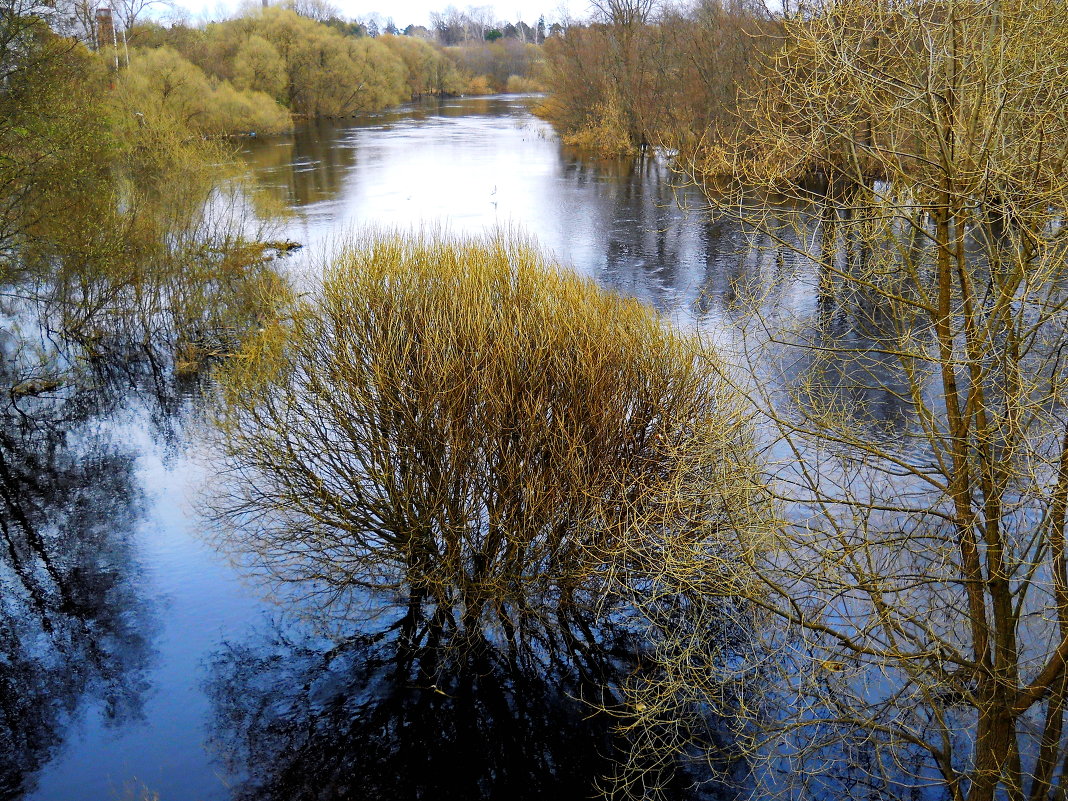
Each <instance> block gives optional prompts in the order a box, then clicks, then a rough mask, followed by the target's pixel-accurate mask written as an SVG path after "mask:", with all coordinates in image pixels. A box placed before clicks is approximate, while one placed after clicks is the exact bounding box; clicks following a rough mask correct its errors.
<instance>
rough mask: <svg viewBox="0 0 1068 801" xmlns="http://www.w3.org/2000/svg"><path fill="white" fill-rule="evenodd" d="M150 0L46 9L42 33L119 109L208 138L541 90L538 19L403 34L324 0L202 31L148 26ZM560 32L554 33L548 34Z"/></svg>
mask: <svg viewBox="0 0 1068 801" xmlns="http://www.w3.org/2000/svg"><path fill="white" fill-rule="evenodd" d="M151 5H152V2H151V0H150V1H149V2H144V0H115V2H114V6H113V8H111V9H109V8H101V9H96V8H95V6H92V7H90V6H89V5H88V4H87V2H86V0H53V2H51V3H50V4H49V6H48V8H49V14H48V16H49V25H50V27H51V29H52V30H53V31H54V32H55V33H57V34H60V35H63V36H66V37H68V38H70V39H73V40H77V41H79V42H81V43H82V44H84V45H85V46H86V47H87V48H88V49H89V50H91V51H96V52H97V53H98V55H100V56H101V57H102V61H104V62H106V63H107V64H108V65H109V66H110V67H111V68H112V70H113V71H114V72H116V73H118V76H117V80H116V81H115V82H114V83H115V85H116V87H117V88H118V90H119V92H120V93H122V94H123V95H124V97H125V99H126V103H127V105H129V106H130V107H131V108H133V109H135V110H136V113H137V114H138V115H140V116H142V117H144V116H149V115H154V114H159V113H165V114H166V115H167V116H171V117H174V118H177V119H178V120H180V121H181V122H183V123H184V124H185V125H186V126H187V127H188V128H189V130H190V131H192V132H194V133H198V134H203V135H208V136H218V135H232V134H241V133H250V132H255V133H268V134H270V133H277V132H279V131H283V130H286V129H288V128H290V127H291V126H292V121H293V118H294V117H298V118H318V117H349V116H354V115H356V114H361V113H365V112H371V111H377V110H381V109H384V108H388V107H390V106H395V105H397V104H399V103H403V102H406V101H409V100H412V99H415V98H418V97H421V96H424V95H439V96H444V95H460V94H490V93H494V92H530V91H538V90H540V89H541V83H540V72H541V67H542V63H543V59H542V47H541V45H540V43H541V42H543V41H544V40H545V38H546V36H548V35H550V30H549V29H547V28H546V25H545V22H544V20H539V21H538V23H537V24H536V25H534V26H531V25H528V24H527V23H524V22H521V21H520V22H517V23H507V24H505V23H501V22H495V21H494V20H493V18H492V17H491V16H489V15H488V14H486V13H483V11H480V10H478V9H470V10H469V12H468V13H460V12H457V11H456V10H455V9H452V8H450V9H448V10H447V11H446V12H445V13H443V14H435V15H433V20H434V29H433V30H430V29H428V28H426V27H422V26H413V25H409V26H408V27H407V28H405V29H404V31H403V32H401V31H400V30H399V29H398V28H397V27H396V26H395V25H394V24H393V22H392V20H389V21H387V22H384V23H382V24H379V22H378V19H379V18H378V17H377V15H375V16H372V17H371V18H368V19H367V20H364V21H361V20H352V19H344V18H342V17H341V15H340V12H339V11H338V10H337V9H336V8H334V7H333V6H331V5H330V4H328V3H326V2H323V0H297V1H296V2H286V3H284V4H281V5H273V6H266V7H260V6H259V4H257V5H255V6H253V7H246V8H245V9H244V10H242V11H241V12H239V13H238V14H237V15H236V16H234V17H232V18H230V19H226V20H222V21H218V22H210V23H208V24H206V25H193V24H190V23H189V22H187V21H183V20H181V19H172V20H170V21H168V22H166V23H161V22H159V21H156V20H148V19H147V18H146V14H144V13H143V12H144V11H145V10H146V8H147V7H149V6H151ZM552 30H553V31H554V32H555V33H556V34H559V33H560V30H561V29H560V27H559V26H558V25H557V26H555V27H552Z"/></svg>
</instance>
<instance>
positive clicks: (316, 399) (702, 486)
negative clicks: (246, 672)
mask: <svg viewBox="0 0 1068 801" xmlns="http://www.w3.org/2000/svg"><path fill="white" fill-rule="evenodd" d="M705 364H706V363H705V362H703V361H702V359H701V358H700V357H699V353H698V349H697V347H696V344H695V341H694V340H692V339H691V338H689V337H687V336H683V335H681V334H680V333H678V332H676V331H673V330H672V329H670V328H669V327H668V326H667V325H666V324H665V323H664V322H663V321H662V320H660V319H659V318H658V317H657V315H656V314H655V312H653V311H652V310H650V309H649V308H647V307H645V306H644V305H642V304H641V303H639V302H637V301H635V300H631V299H624V298H621V297H619V296H616V295H614V294H611V293H609V292H606V291H604V290H601V289H599V288H597V287H596V286H595V285H594V284H593V283H592V282H590V281H588V280H586V279H583V278H580V277H578V276H576V275H574V274H572V273H570V272H568V271H565V270H562V269H560V268H558V267H557V266H556V265H554V264H552V263H550V262H549V261H547V260H546V258H545V257H544V256H542V255H541V254H540V253H539V252H538V251H537V250H535V249H534V248H533V247H531V246H530V245H529V244H527V243H525V242H522V241H514V240H508V239H506V238H504V237H495V238H486V239H466V240H461V241H456V242H449V241H443V240H441V239H435V238H429V237H420V236H415V235H382V236H373V237H370V238H365V239H363V240H361V241H358V242H356V243H354V244H352V245H350V246H348V247H346V248H345V249H343V250H342V252H341V253H340V254H339V255H338V256H337V258H336V259H335V260H334V262H333V263H332V264H331V265H330V266H329V267H328V269H327V270H326V274H325V278H324V280H323V284H322V286H321V287H319V288H318V289H317V290H316V291H314V292H313V293H312V294H311V295H310V296H309V297H308V299H307V300H306V301H305V303H304V304H303V305H302V306H300V307H299V308H298V309H297V310H296V311H295V312H294V314H293V315H292V316H291V317H289V318H287V319H285V320H282V321H279V322H277V323H275V324H273V325H268V326H266V327H265V329H264V330H263V331H262V333H261V334H260V335H259V336H257V337H254V338H253V339H251V340H250V341H248V342H247V343H246V345H245V347H244V349H243V350H242V351H241V352H240V353H239V354H237V355H236V356H235V357H233V358H232V359H231V360H230V361H229V363H228V365H227V366H226V367H225V369H223V370H222V371H221V372H220V373H219V375H218V381H219V386H220V394H219V405H218V408H217V412H216V413H215V415H214V422H215V426H216V429H217V442H216V445H217V448H218V457H219V460H220V461H219V470H220V473H221V476H220V478H219V481H218V482H217V486H218V487H221V488H223V489H220V490H219V491H218V493H217V495H216V497H215V498H214V501H213V508H214V510H215V513H216V515H217V520H218V522H219V523H220V524H221V527H220V532H221V537H222V540H223V542H224V543H225V545H226V547H228V548H230V549H232V550H233V551H234V552H236V553H243V554H245V556H246V558H247V559H248V560H249V561H250V562H251V563H253V564H254V566H255V568H254V569H256V570H258V571H259V572H261V573H262V575H263V576H264V577H265V578H266V579H268V580H270V581H274V582H287V581H297V582H314V583H316V584H317V585H318V586H319V587H320V588H322V589H323V591H324V592H325V593H326V596H327V597H328V598H329V599H330V600H331V601H335V600H337V599H338V598H343V597H345V596H346V592H347V591H349V590H352V589H355V588H370V589H372V590H388V591H393V592H394V593H395V595H393V596H392V597H394V598H395V599H396V600H397V601H399V602H402V603H407V604H408V605H409V609H411V608H413V607H414V606H419V605H422V604H423V603H429V604H434V605H436V606H438V607H439V608H444V609H449V610H454V611H456V612H457V613H458V618H457V619H458V620H459V621H461V622H462V624H463V626H464V628H465V630H468V631H470V630H473V627H475V626H476V625H478V624H480V623H481V622H483V621H484V620H485V619H486V617H485V616H489V615H493V614H497V615H499V614H501V613H502V612H504V613H507V612H506V610H511V611H512V612H517V611H518V613H519V614H520V615H521V616H523V617H524V618H525V619H537V618H539V617H542V616H548V617H549V618H550V619H552V618H554V617H555V619H557V620H561V619H566V616H567V615H568V614H569V613H571V612H575V613H576V614H577V613H578V612H579V611H581V610H586V612H587V613H589V612H590V611H593V612H597V611H598V610H604V609H605V606H604V604H605V603H606V602H607V600H608V599H610V598H624V599H625V598H626V597H627V594H628V593H632V592H639V591H640V589H639V588H640V587H641V586H642V584H643V582H644V581H645V579H644V578H643V577H645V576H648V575H652V574H654V573H657V569H656V563H657V562H658V560H661V559H663V558H664V555H665V553H671V552H673V551H674V550H676V549H679V548H682V549H684V550H685V551H686V552H687V553H689V554H692V553H694V552H695V551H701V552H704V553H705V554H706V555H709V558H708V560H707V561H706V564H709V565H711V564H712V561H713V560H712V559H711V556H710V555H711V554H713V553H716V554H719V555H720V557H721V558H720V559H719V560H718V561H717V562H716V563H717V564H718V565H719V568H720V572H719V573H718V574H717V576H716V577H715V578H716V580H715V581H714V582H713V583H714V584H715V585H716V591H717V594H718V596H720V597H722V595H723V594H725V593H729V592H731V591H732V590H733V589H734V588H736V586H737V584H738V582H739V581H740V579H739V578H738V577H737V576H735V575H733V572H732V571H733V567H732V564H734V563H733V562H732V561H731V559H729V558H727V555H726V554H727V549H726V548H725V546H724V542H725V541H726V540H727V539H728V532H729V533H730V538H731V539H732V541H733V542H735V543H748V542H749V541H750V540H751V539H752V537H751V536H750V534H751V532H752V531H753V530H754V529H756V528H757V522H758V521H759V520H761V519H762V517H761V515H760V514H757V507H758V504H757V501H756V493H755V490H754V487H755V484H754V481H753V476H754V474H755V471H754V469H753V467H752V455H751V454H752V449H751V443H750V431H749V428H748V426H747V423H746V421H745V419H744V415H743V414H742V413H741V411H740V409H739V407H738V405H737V403H736V401H735V398H736V396H735V395H734V394H732V393H731V392H727V391H725V385H724V384H723V383H722V382H720V381H718V380H715V379H714V378H713V377H712V375H711V373H710V372H709V371H707V370H706V369H705V366H704V365H705ZM735 547H738V546H737V545H736V546H735ZM742 547H748V546H742ZM249 554H251V556H249ZM710 578H711V577H710ZM448 614H450V615H451V614H452V613H451V612H450V613H448ZM450 619H452V618H451V617H450Z"/></svg>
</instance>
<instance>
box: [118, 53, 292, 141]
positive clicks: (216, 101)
mask: <svg viewBox="0 0 1068 801" xmlns="http://www.w3.org/2000/svg"><path fill="white" fill-rule="evenodd" d="M131 55H132V58H131V60H130V67H129V69H127V70H126V71H125V72H124V73H122V76H121V79H120V81H119V86H118V93H117V98H118V102H119V105H120V106H121V107H122V111H123V113H124V114H128V115H134V116H137V117H140V118H141V119H143V120H145V121H147V122H149V123H156V122H157V121H159V120H162V119H164V118H166V119H169V120H172V121H173V122H174V123H176V124H178V125H181V126H183V127H185V128H187V129H188V130H191V131H195V132H198V133H201V134H205V135H209V136H220V135H227V134H235V133H244V132H247V131H256V132H257V133H261V134H272V133H280V132H282V131H286V130H288V129H289V128H290V127H291V126H292V122H291V120H290V117H289V112H287V111H286V110H285V109H284V108H282V107H281V106H280V105H278V103H277V101H276V100H275V99H274V98H273V97H271V96H270V95H268V94H265V93H264V92H261V91H257V90H254V89H248V90H240V89H235V88H234V87H233V86H232V85H231V84H230V83H229V82H227V81H212V80H211V79H209V78H208V76H207V75H205V74H204V72H203V71H202V70H201V69H200V68H199V67H197V66H196V65H195V64H193V63H191V62H190V61H188V60H186V59H185V58H183V57H182V56H181V55H180V54H179V53H178V52H177V51H175V50H173V49H171V48H169V47H159V48H156V49H154V50H135V51H134V52H133V53H132V54H131Z"/></svg>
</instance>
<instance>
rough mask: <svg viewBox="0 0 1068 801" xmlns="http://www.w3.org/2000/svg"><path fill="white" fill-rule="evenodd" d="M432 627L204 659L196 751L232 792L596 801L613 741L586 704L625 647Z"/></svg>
mask: <svg viewBox="0 0 1068 801" xmlns="http://www.w3.org/2000/svg"><path fill="white" fill-rule="evenodd" d="M446 618H447V615H445V614H443V613H440V612H439V613H438V614H436V615H433V616H432V617H430V618H429V619H421V620H419V621H413V620H412V619H411V618H410V616H405V617H404V618H402V619H401V620H400V621H398V622H397V623H396V624H395V625H394V626H392V627H391V628H389V629H386V630H383V631H380V632H379V633H377V634H373V635H371V634H358V635H354V636H351V637H347V638H338V639H334V640H332V641H327V642H323V641H321V640H320V641H313V640H312V639H311V638H307V637H293V636H291V635H290V634H288V633H287V628H286V627H285V626H284V625H282V624H278V625H277V626H276V627H275V628H274V629H273V630H272V632H271V633H270V635H268V636H264V637H262V638H260V639H259V640H257V641H254V642H250V643H245V644H239V645H230V646H228V647H227V648H226V649H225V650H223V651H221V652H219V653H218V654H217V655H216V658H215V660H214V664H213V668H212V670H211V679H210V682H209V686H208V692H209V695H210V696H211V698H212V700H213V704H214V706H215V710H216V714H215V725H214V728H213V733H212V736H211V746H212V747H213V749H214V750H215V751H216V753H217V754H218V757H219V758H220V760H221V761H222V762H223V764H224V765H225V767H226V769H227V771H228V772H229V773H230V774H231V775H232V776H234V777H238V781H237V789H236V791H235V794H234V797H235V798H236V799H249V801H251V800H252V799H256V800H257V801H274V800H275V799H278V801H281V800H282V799H285V801H300V800H301V799H347V798H413V799H414V798H432V799H439V800H441V801H445V800H446V799H498V798H500V799H534V798H538V799H541V798H554V799H586V798H590V797H591V796H596V795H597V794H598V791H599V786H600V784H601V780H602V779H603V778H604V777H605V776H607V775H609V774H611V773H612V772H613V770H614V765H615V763H616V759H617V757H618V756H619V751H620V749H621V748H625V747H626V743H625V742H624V741H623V740H622V738H621V736H620V735H619V734H618V733H617V732H616V728H615V724H617V723H618V722H619V721H618V720H617V719H615V718H613V717H611V716H609V715H608V714H606V713H596V712H595V711H594V706H593V705H602V704H606V703H607V704H611V703H612V701H611V700H610V699H606V698H605V694H606V693H611V692H612V690H611V689H610V688H612V687H617V686H618V685H619V682H620V681H621V680H622V679H623V678H624V677H625V676H626V675H627V674H628V673H631V672H632V671H634V670H635V669H636V667H637V665H636V662H637V659H636V657H635V650H634V644H633V643H632V642H630V638H629V637H628V636H626V635H625V634H623V633H621V632H617V634H616V635H615V636H614V637H613V635H612V634H611V633H607V632H602V633H601V635H600V636H599V637H598V640H599V641H598V642H596V643H590V642H587V643H578V642H575V641H570V637H565V636H553V635H552V633H551V632H546V635H547V636H546V637H545V638H541V639H540V640H539V641H538V642H537V643H534V642H523V641H519V640H514V639H513V640H512V641H510V642H509V641H507V640H504V641H496V640H492V639H491V637H490V636H482V635H480V636H478V637H476V638H474V639H472V638H471V637H469V636H467V635H461V634H456V635H454V637H450V636H449V634H448V632H449V626H448V623H447V622H446ZM557 635H559V632H558V633H557ZM606 638H607V639H606ZM461 639H462V641H460V640H461ZM569 641H570V642H569ZM591 703H592V704H593V705H591ZM648 778H649V779H650V780H651V781H656V780H661V781H663V782H665V797H667V798H679V799H682V798H695V797H698V794H697V792H696V791H694V790H693V789H692V787H691V785H692V784H693V781H692V778H691V779H686V778H684V777H683V776H682V775H681V774H680V775H677V776H666V775H664V776H649V777H648ZM709 796H715V797H723V794H722V793H720V794H719V795H717V790H716V789H715V788H708V787H705V788H704V793H703V794H701V795H700V797H709Z"/></svg>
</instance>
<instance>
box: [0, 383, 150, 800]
mask: <svg viewBox="0 0 1068 801" xmlns="http://www.w3.org/2000/svg"><path fill="white" fill-rule="evenodd" d="M8 366H9V363H8V362H4V367H5V368H7V367H8ZM2 379H3V383H4V385H6V386H11V387H15V388H18V387H19V386H20V384H19V382H18V381H17V380H13V376H11V375H8V374H6V369H5V375H3V376H2ZM39 388H40V387H29V388H26V387H23V389H24V390H26V389H29V390H33V391H37V389H39ZM8 396H9V397H8V402H7V403H6V404H5V405H4V406H2V407H0V798H4V799H6V798H16V797H20V796H21V795H22V794H23V793H26V792H28V791H30V790H32V788H33V785H34V781H35V774H36V772H37V771H38V770H39V769H40V768H41V767H42V766H43V765H44V764H45V763H47V762H48V760H49V759H50V758H51V756H52V754H53V752H54V750H55V749H56V747H57V746H58V745H59V744H60V743H61V742H62V739H63V736H64V731H65V729H66V727H67V726H68V724H69V723H70V722H71V720H72V718H73V717H74V716H75V714H76V713H77V712H78V711H79V710H80V709H83V708H84V707H85V706H87V705H88V704H90V703H96V704H99V705H100V706H101V708H102V711H103V714H104V715H105V717H106V720H107V721H108V723H109V724H110V725H115V726H118V725H121V724H122V723H123V722H125V721H128V720H130V719H131V718H134V719H136V718H137V717H138V716H139V715H140V714H141V705H142V700H143V694H144V690H145V680H144V672H145V670H146V667H147V664H148V661H149V656H150V646H149V637H150V635H151V633H152V632H151V617H150V612H149V609H148V607H147V604H146V602H145V601H144V600H143V599H142V598H140V597H139V595H138V593H137V591H136V586H135V583H134V579H133V577H134V575H135V573H136V564H135V560H134V555H133V548H132V544H131V533H132V530H133V526H134V523H135V522H136V521H137V519H138V518H139V516H140V514H141V512H142V508H141V499H140V497H139V494H138V492H137V491H136V489H135V487H136V484H135V482H134V457H133V455H132V454H130V453H127V452H125V451H123V450H120V449H117V448H116V447H114V446H113V445H111V444H110V443H109V441H108V439H107V437H106V436H105V435H103V434H102V433H101V432H100V431H98V430H94V428H93V427H92V426H90V425H88V424H86V423H85V418H86V415H87V414H88V413H89V412H88V410H89V408H90V407H91V405H92V404H91V402H89V401H88V400H87V399H86V398H85V397H84V396H82V395H78V394H75V395H70V396H67V397H66V398H64V399H61V400H56V399H52V400H49V401H45V400H40V399H36V398H34V397H32V396H29V395H26V396H23V397H19V393H18V392H16V391H15V390H12V391H11V392H10V393H8Z"/></svg>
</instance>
